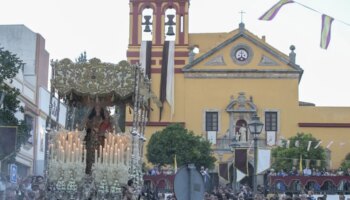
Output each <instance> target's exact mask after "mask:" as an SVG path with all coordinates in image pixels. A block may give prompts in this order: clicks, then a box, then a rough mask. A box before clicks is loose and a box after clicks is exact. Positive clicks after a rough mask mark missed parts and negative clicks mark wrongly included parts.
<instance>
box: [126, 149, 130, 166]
mask: <svg viewBox="0 0 350 200" xmlns="http://www.w3.org/2000/svg"><path fill="white" fill-rule="evenodd" d="M129 155H130V148H129V147H128V148H127V149H126V165H129Z"/></svg>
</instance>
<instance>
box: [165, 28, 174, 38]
mask: <svg viewBox="0 0 350 200" xmlns="http://www.w3.org/2000/svg"><path fill="white" fill-rule="evenodd" d="M166 34H167V35H170V36H172V35H175V33H174V28H173V26H169V27H168V32H167V33H166Z"/></svg>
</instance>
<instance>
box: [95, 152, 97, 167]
mask: <svg viewBox="0 0 350 200" xmlns="http://www.w3.org/2000/svg"><path fill="white" fill-rule="evenodd" d="M96 163H97V149H95V165H96Z"/></svg>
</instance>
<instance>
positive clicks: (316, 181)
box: [268, 176, 350, 194]
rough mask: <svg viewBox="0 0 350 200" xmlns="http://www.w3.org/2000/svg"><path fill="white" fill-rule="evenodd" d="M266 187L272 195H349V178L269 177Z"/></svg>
mask: <svg viewBox="0 0 350 200" xmlns="http://www.w3.org/2000/svg"><path fill="white" fill-rule="evenodd" d="M268 187H269V190H270V192H272V193H275V192H277V193H285V192H290V193H302V192H304V191H308V190H313V191H314V192H315V193H316V194H317V193H319V194H320V193H327V194H337V193H339V192H342V193H350V176H270V178H269V184H268Z"/></svg>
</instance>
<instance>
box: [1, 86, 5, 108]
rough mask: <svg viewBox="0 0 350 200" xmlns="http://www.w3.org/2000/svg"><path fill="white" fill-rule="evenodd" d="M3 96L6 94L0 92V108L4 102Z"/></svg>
mask: <svg viewBox="0 0 350 200" xmlns="http://www.w3.org/2000/svg"><path fill="white" fill-rule="evenodd" d="M5 96H6V92H5V91H1V90H0V108H1V106H2V103H3V102H4V99H5Z"/></svg>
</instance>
